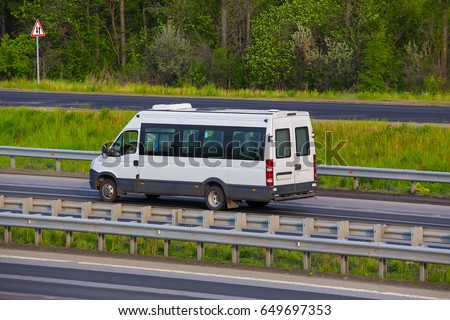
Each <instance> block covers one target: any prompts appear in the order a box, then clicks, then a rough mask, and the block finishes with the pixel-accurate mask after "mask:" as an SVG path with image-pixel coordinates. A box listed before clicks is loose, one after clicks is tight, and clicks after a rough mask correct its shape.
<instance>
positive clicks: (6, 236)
mask: <svg viewBox="0 0 450 320" xmlns="http://www.w3.org/2000/svg"><path fill="white" fill-rule="evenodd" d="M3 240H4V241H5V243H11V242H12V227H11V226H5V227H4V229H3Z"/></svg>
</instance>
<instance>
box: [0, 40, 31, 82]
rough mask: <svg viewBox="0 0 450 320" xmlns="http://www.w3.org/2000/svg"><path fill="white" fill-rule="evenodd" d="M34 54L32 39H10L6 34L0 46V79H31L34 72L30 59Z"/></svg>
mask: <svg viewBox="0 0 450 320" xmlns="http://www.w3.org/2000/svg"><path fill="white" fill-rule="evenodd" d="M35 52H36V47H35V46H34V39H33V38H31V37H30V36H29V35H27V34H21V35H19V36H18V37H17V38H15V39H11V38H10V37H9V35H8V34H6V35H5V36H4V37H3V38H2V39H1V45H0V78H1V79H12V78H31V77H32V76H33V74H34V72H35V70H36V69H35V68H34V66H33V58H32V57H33V53H35Z"/></svg>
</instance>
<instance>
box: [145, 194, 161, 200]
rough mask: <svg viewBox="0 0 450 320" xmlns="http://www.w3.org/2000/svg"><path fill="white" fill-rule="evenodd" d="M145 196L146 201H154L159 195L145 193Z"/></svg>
mask: <svg viewBox="0 0 450 320" xmlns="http://www.w3.org/2000/svg"><path fill="white" fill-rule="evenodd" d="M145 196H146V197H147V198H148V199H150V200H156V199H158V198H159V194H149V193H146V194H145Z"/></svg>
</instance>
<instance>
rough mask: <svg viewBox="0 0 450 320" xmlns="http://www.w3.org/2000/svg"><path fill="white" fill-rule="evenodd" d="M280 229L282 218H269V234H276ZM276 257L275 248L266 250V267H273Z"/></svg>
mask: <svg viewBox="0 0 450 320" xmlns="http://www.w3.org/2000/svg"><path fill="white" fill-rule="evenodd" d="M278 229H280V216H274V215H272V216H269V222H268V226H267V233H269V234H275V232H276V231H277V230H278ZM273 261H274V255H273V248H266V266H267V267H271V266H273Z"/></svg>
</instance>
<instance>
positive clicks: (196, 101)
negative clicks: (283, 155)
mask: <svg viewBox="0 0 450 320" xmlns="http://www.w3.org/2000/svg"><path fill="white" fill-rule="evenodd" d="M181 102H189V103H191V104H192V106H193V107H194V108H236V109H279V110H297V111H308V112H309V113H310V115H311V117H312V118H313V119H348V120H368V119H382V120H388V121H394V122H398V121H399V122H419V123H427V122H430V123H448V121H449V120H450V119H449V118H450V107H442V106H417V105H398V104H390V103H378V104H376V103H348V102H310V101H300V100H295V101H294V100H287V99H284V100H250V99H218V98H190V97H162V96H138V95H110V94H78V93H53V92H37V91H35V92H29V91H9V90H0V106H30V107H61V108H95V109H100V108H111V109H114V108H117V109H123V110H145V109H150V108H151V107H152V106H153V105H154V104H165V103H166V104H167V103H181Z"/></svg>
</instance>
